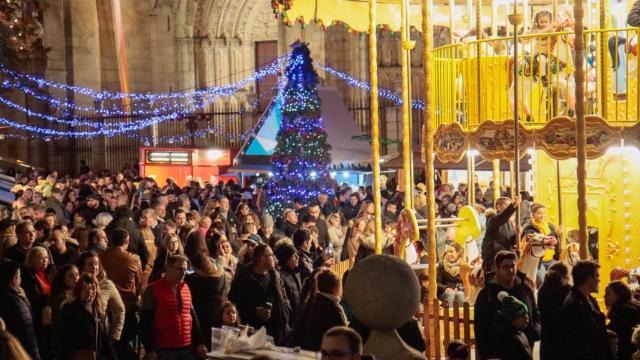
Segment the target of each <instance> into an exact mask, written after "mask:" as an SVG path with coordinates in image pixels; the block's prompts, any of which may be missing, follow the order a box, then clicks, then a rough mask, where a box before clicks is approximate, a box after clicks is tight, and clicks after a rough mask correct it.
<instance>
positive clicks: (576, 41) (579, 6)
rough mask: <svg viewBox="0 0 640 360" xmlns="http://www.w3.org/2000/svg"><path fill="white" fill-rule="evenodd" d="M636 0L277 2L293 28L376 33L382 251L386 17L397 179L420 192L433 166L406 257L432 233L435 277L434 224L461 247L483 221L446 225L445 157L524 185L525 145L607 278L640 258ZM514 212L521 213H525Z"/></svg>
mask: <svg viewBox="0 0 640 360" xmlns="http://www.w3.org/2000/svg"><path fill="white" fill-rule="evenodd" d="M632 5H633V2H632V1H627V2H622V3H620V2H617V3H615V4H614V3H611V4H610V3H609V1H607V0H601V1H598V2H594V1H591V0H587V1H584V2H583V0H575V1H571V3H569V2H568V1H563V2H561V3H558V0H553V1H550V0H547V1H541V0H530V1H527V0H512V1H509V0H506V1H503V0H468V1H466V2H459V1H458V2H454V1H451V2H443V1H439V0H377V1H376V0H369V1H364V0H322V1H317V0H273V7H274V12H275V13H276V15H277V16H278V17H280V18H281V19H282V20H283V21H284V22H285V23H288V24H290V25H295V24H297V23H302V24H308V23H310V22H321V23H323V24H324V25H326V26H328V25H331V24H333V23H336V22H340V23H342V24H346V25H347V26H348V27H349V29H350V30H351V31H355V32H367V33H368V37H369V52H370V54H369V55H370V56H369V61H370V80H371V95H370V96H371V110H372V112H371V113H372V115H371V129H372V130H371V132H372V133H371V136H372V158H373V160H372V165H373V172H374V195H375V198H374V203H375V207H376V209H375V211H376V213H375V215H376V239H377V245H378V246H377V251H378V252H380V251H381V238H382V222H381V209H380V196H379V194H380V184H379V179H380V166H379V163H380V161H379V159H380V142H379V138H380V134H379V119H378V108H377V106H378V82H377V64H378V62H377V54H376V49H377V42H376V41H377V38H376V30H377V29H378V28H379V26H385V28H387V29H390V30H391V31H397V32H399V34H400V36H401V40H402V41H401V52H402V74H403V77H402V100H403V101H402V109H403V118H402V120H403V129H404V131H403V133H404V134H405V136H404V139H403V155H404V156H403V171H401V172H400V174H402V175H401V176H402V179H401V180H400V182H401V183H402V184H401V187H402V188H403V189H413V188H414V187H415V186H414V184H413V179H414V176H413V171H414V162H418V161H422V162H424V168H425V173H426V179H427V181H426V192H425V195H426V197H427V206H428V211H427V217H426V219H424V220H417V219H416V216H415V209H413V204H414V200H415V199H413V196H414V194H413V193H414V192H413V191H405V196H406V198H405V204H406V209H405V210H404V211H403V212H402V214H401V221H399V226H398V231H397V233H398V235H397V239H396V244H395V249H396V255H398V256H400V257H403V256H404V249H405V245H406V243H407V242H409V241H417V240H418V232H419V231H420V230H422V229H424V230H426V232H427V235H428V254H429V267H428V269H429V278H430V279H435V278H436V261H437V259H436V255H435V254H436V238H435V234H436V229H437V228H438V227H455V228H456V229H457V230H458V231H457V232H458V233H459V235H458V236H457V237H456V241H458V242H461V243H464V242H465V241H467V240H468V239H469V238H471V237H473V236H474V234H476V233H477V226H478V224H477V220H475V219H474V217H475V215H474V214H473V210H472V209H471V208H468V209H466V210H465V211H463V212H461V214H460V215H459V216H458V218H455V219H447V221H446V222H444V221H442V220H440V219H436V215H435V209H434V204H435V199H434V182H433V179H434V161H435V160H436V159H437V160H438V162H440V163H447V162H459V161H463V160H464V159H465V158H466V161H467V165H468V188H469V189H474V188H475V186H474V181H475V176H474V169H475V163H476V160H477V158H478V157H480V158H481V159H483V160H485V161H490V162H492V164H493V168H494V179H495V180H496V181H497V180H498V179H499V178H500V172H501V170H500V169H501V165H502V166H503V167H504V165H505V163H506V164H508V165H509V166H508V168H509V169H510V176H509V178H510V179H511V180H510V181H511V186H510V187H511V189H518V190H522V189H523V187H522V184H521V183H522V178H523V176H524V173H523V172H521V169H520V160H521V159H522V158H523V157H524V156H525V154H529V156H530V164H531V168H532V170H531V171H532V174H533V175H532V179H533V184H532V190H533V191H534V194H535V195H534V196H535V201H536V202H538V203H540V204H542V205H544V206H545V207H546V209H547V220H548V221H549V222H551V223H553V224H554V225H555V226H557V227H559V229H560V231H559V232H560V233H559V234H558V235H559V236H558V237H559V239H558V241H559V243H560V246H559V248H560V251H561V258H562V259H578V258H580V259H588V258H594V259H596V260H597V261H598V262H599V263H600V265H601V266H602V271H603V272H602V273H603V274H609V273H611V272H612V270H614V269H615V268H616V267H622V268H624V269H626V270H628V271H632V270H633V269H636V268H638V267H640V247H638V246H634V245H633V239H634V238H637V237H638V236H640V222H638V219H637V218H636V217H635V216H634V215H633V214H637V213H638V212H639V211H640V201H639V200H640V199H639V198H638V192H636V191H633V189H634V188H637V187H638V186H639V185H640V176H639V175H640V151H638V148H639V147H640V112H639V111H638V103H639V99H640V91H639V87H640V83H639V82H638V56H637V55H638V54H637V39H638V31H639V29H638V28H636V27H628V26H627V24H626V21H627V14H628V13H629V11H630V9H631V7H632ZM367 14H368V16H367ZM436 25H437V26H440V27H443V26H444V27H447V28H448V29H449V31H448V34H449V37H450V38H449V40H448V43H449V44H447V45H444V46H441V47H439V48H435V49H434V48H433V46H432V43H433V29H434V26H436ZM634 26H640V23H638V24H634ZM412 27H413V28H416V29H420V30H421V31H422V33H423V36H422V42H423V43H422V47H421V48H422V53H421V54H412V50H413V49H414V47H415V42H414V41H412V40H411V37H410V34H411V31H410V30H411V28H412ZM458 34H463V35H458ZM411 56H422V57H423V60H424V61H423V63H424V64H425V65H424V66H425V69H424V70H425V71H424V79H423V86H424V89H425V92H424V93H425V94H426V98H425V99H420V100H423V101H424V119H425V124H424V128H423V136H422V156H421V159H418V158H414V156H413V149H412V145H411V139H410V138H409V134H411V127H412V126H413V125H412V120H411V111H410V110H411V108H410V107H411V106H412V105H413V104H414V102H415V100H414V101H412V100H411V99H412V97H411V93H410V89H411V84H410V76H409V74H410V58H411ZM496 194H499V192H496ZM516 218H517V220H516V222H517V223H519V220H520V210H519V211H517V212H516ZM521 247H523V249H521V250H523V252H522V253H523V254H524V256H527V255H526V254H528V253H531V252H533V250H531V249H532V245H531V244H528V243H527V242H526V241H525V242H522V244H521ZM523 266H526V265H523ZM429 294H430V297H432V299H431V300H435V294H436V283H435V281H430V282H429ZM430 303H431V302H430ZM426 313H428V311H426ZM432 324H434V325H433V326H434V327H437V323H433V322H432ZM431 331H433V329H432V330H431Z"/></svg>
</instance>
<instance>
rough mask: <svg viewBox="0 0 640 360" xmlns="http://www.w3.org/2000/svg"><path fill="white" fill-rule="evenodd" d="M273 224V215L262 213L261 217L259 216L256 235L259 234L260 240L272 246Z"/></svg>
mask: <svg viewBox="0 0 640 360" xmlns="http://www.w3.org/2000/svg"><path fill="white" fill-rule="evenodd" d="M273 225H274V223H273V217H271V215H269V214H266V213H265V214H264V215H262V217H261V218H260V229H258V235H260V237H261V238H262V241H264V242H265V243H266V244H268V245H269V246H272V247H273V246H274V245H275V236H274V234H273V230H274V226H273Z"/></svg>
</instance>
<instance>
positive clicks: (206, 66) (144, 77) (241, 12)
mask: <svg viewBox="0 0 640 360" xmlns="http://www.w3.org/2000/svg"><path fill="white" fill-rule="evenodd" d="M25 1H27V0H25ZM28 1H42V0H28ZM45 3H46V7H45V9H44V10H43V12H42V14H41V19H42V25H43V29H44V31H43V34H44V35H43V41H44V45H45V47H47V48H49V51H48V53H47V56H46V61H40V62H37V64H34V65H26V66H25V69H23V70H24V71H27V72H29V73H32V74H36V75H40V76H44V77H46V78H47V79H49V80H52V81H56V82H61V83H68V84H75V85H78V86H84V87H90V88H94V89H101V90H109V91H120V90H121V80H122V78H123V76H125V74H123V68H122V66H121V63H122V61H121V59H122V57H124V59H126V64H127V74H126V76H127V78H128V84H129V91H131V92H167V91H176V90H188V89H197V88H203V87H207V86H218V85H223V84H227V83H229V82H233V81H237V80H240V79H242V78H244V77H246V76H248V75H250V74H252V73H254V72H255V70H256V67H257V66H258V65H260V64H259V63H264V61H265V60H266V59H265V56H266V55H265V54H266V53H267V52H268V51H267V50H264V49H270V50H269V51H271V52H272V53H273V54H280V55H281V54H284V53H286V52H287V51H288V44H290V43H292V42H294V41H295V40H297V39H300V40H302V41H305V42H308V43H309V44H310V48H311V51H312V56H313V57H314V59H315V60H317V61H319V62H322V63H324V64H327V65H329V66H332V67H334V68H336V69H339V70H340V71H343V72H346V73H348V74H351V75H353V76H356V77H358V78H361V79H368V77H369V76H368V75H369V73H368V41H367V37H366V36H363V35H359V34H353V33H350V32H349V31H347V30H346V29H344V28H342V27H338V26H331V27H329V28H327V29H322V28H321V27H320V26H319V25H315V24H312V25H309V26H306V27H304V28H302V27H300V26H295V27H286V26H284V25H282V23H281V22H280V21H279V20H277V19H275V18H274V15H273V13H272V9H271V4H270V1H269V0H95V1H93V0H46V1H45ZM118 8H119V9H118ZM118 10H119V11H118ZM120 26H121V27H120ZM119 28H121V33H122V35H123V36H122V38H121V39H123V40H124V50H125V51H126V54H125V53H124V52H123V51H122V48H121V47H120V44H121V43H120V42H119V41H120V40H119V38H118V37H117V34H118V29H119ZM420 36H421V35H420V33H419V32H414V33H413V39H414V40H417V44H418V46H417V47H416V51H415V52H414V57H412V61H411V62H412V65H413V72H412V75H413V76H412V78H413V81H412V91H413V97H414V98H421V97H422V83H421V77H422V59H421V57H420V56H419V54H420V53H421V50H420V48H421V45H420V44H421V41H420ZM399 47H400V41H399V35H397V34H395V35H394V34H392V33H389V32H385V31H382V30H381V31H380V32H379V48H378V52H379V65H380V74H379V77H380V86H382V87H385V88H390V89H393V90H396V91H399V90H400V86H401V84H400V76H399V75H400V51H399ZM263 50H264V51H263ZM119 55H120V57H119ZM267 57H268V56H267ZM320 76H321V78H322V79H323V82H324V83H325V84H326V85H336V86H337V87H338V88H339V89H340V92H341V94H342V96H343V98H344V100H345V102H346V103H347V105H348V106H349V107H350V108H351V109H352V111H353V114H354V117H355V118H356V121H358V123H359V125H360V126H361V128H362V129H363V131H364V132H366V131H368V129H369V125H368V117H369V111H368V96H367V94H366V92H364V91H362V90H360V89H354V88H350V87H349V86H347V85H346V84H345V83H344V82H342V81H339V80H336V79H335V78H333V77H331V76H330V75H327V74H324V73H322V72H320ZM272 84H275V82H274V81H273V82H272ZM267 90H268V89H266V90H265V89H264V87H263V88H262V89H259V88H258V87H257V86H256V84H251V85H249V86H247V87H246V88H245V89H244V90H242V91H240V92H238V93H236V94H235V95H233V96H231V97H226V98H220V99H218V100H216V101H215V102H213V103H212V104H210V105H209V106H208V108H207V112H210V113H213V114H223V115H221V116H217V117H214V120H212V121H217V123H218V125H219V126H220V127H222V128H225V129H226V130H227V131H235V132H243V131H247V130H249V129H250V128H251V126H252V124H253V122H255V121H256V120H257V118H258V116H259V115H260V111H261V110H262V109H264V104H263V103H260V105H256V104H257V103H256V98H258V97H261V96H262V97H264V94H262V93H263V92H268V91H267ZM0 91H2V96H5V97H7V98H10V99H12V101H15V102H17V103H21V104H26V106H27V107H29V108H32V109H37V110H39V111H43V112H48V113H53V114H59V111H58V112H56V110H55V109H52V108H49V107H47V106H45V105H44V104H41V103H39V102H38V101H35V100H34V99H33V98H30V97H29V96H25V95H24V94H23V93H21V92H18V91H9V90H0ZM47 91H48V92H49V93H51V94H53V95H56V96H59V97H61V98H67V99H69V100H71V101H73V102H74V103H76V104H80V105H83V106H87V107H91V106H94V105H95V104H94V103H93V101H92V100H91V99H89V98H87V97H84V96H81V95H77V94H76V95H74V94H73V93H68V92H65V91H61V90H56V89H48V90H47ZM381 112H382V119H383V124H382V129H383V136H384V137H385V138H388V139H398V138H400V137H401V128H400V127H399V125H398V124H399V120H400V119H399V117H400V112H399V108H398V107H397V106H396V105H395V104H389V103H386V102H383V108H382V110H381ZM0 113H1V115H2V116H3V117H5V118H9V119H12V120H16V121H19V122H24V123H29V124H33V125H38V126H45V127H46V126H47V124H46V123H45V122H43V121H40V120H38V119H34V118H33V117H27V116H25V115H24V114H22V113H20V112H17V111H10V110H9V109H7V108H5V107H0ZM233 114H236V116H235V117H233V118H231V117H232V116H233ZM84 115H87V116H94V115H93V114H84ZM416 118H418V119H419V118H420V114H419V112H415V113H414V124H415V126H414V128H415V136H414V137H415V139H416V141H417V139H418V138H417V136H418V133H419V130H420V123H419V121H416V120H415V119H416ZM104 121H110V120H109V119H105V120H104ZM11 131H12V129H2V130H1V131H0V134H7V133H11ZM184 131H185V127H184V125H183V124H177V123H176V122H169V123H165V124H160V125H158V126H157V127H154V128H149V129H145V130H143V131H141V132H140V133H141V134H142V135H149V136H152V135H157V136H162V135H168V134H172V133H176V132H184ZM240 141H241V140H230V139H229V137H228V136H222V135H215V134H212V135H209V136H208V137H207V138H203V139H198V140H197V142H196V145H199V146H223V147H238V146H239V145H240V144H241V143H240ZM138 145H140V144H139V142H138V141H137V140H135V139H129V138H127V137H114V138H94V139H91V140H83V139H76V140H58V141H22V140H16V139H10V138H6V139H4V140H3V141H0V155H2V156H9V157H13V158H17V159H21V160H23V161H25V162H27V163H32V164H35V165H39V166H42V167H52V168H58V169H61V170H63V171H65V172H73V171H74V170H75V169H77V168H78V164H79V162H80V161H81V160H85V161H87V162H88V163H89V164H90V165H91V166H92V167H94V168H107V167H108V168H114V167H119V166H122V165H124V163H132V162H135V161H136V159H137V158H138V154H137V152H136V151H135V149H136V147H137V146H138ZM159 145H167V146H180V145H181V144H159ZM395 150H396V149H394V148H391V147H390V148H385V151H388V152H390V151H395Z"/></svg>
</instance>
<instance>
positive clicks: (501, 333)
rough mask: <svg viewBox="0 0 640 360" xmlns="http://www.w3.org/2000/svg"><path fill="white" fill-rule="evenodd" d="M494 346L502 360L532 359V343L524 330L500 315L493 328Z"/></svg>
mask: <svg viewBox="0 0 640 360" xmlns="http://www.w3.org/2000/svg"><path fill="white" fill-rule="evenodd" d="M492 333H493V341H494V348H495V349H496V350H497V355H498V356H497V357H498V358H499V359H501V360H532V359H533V354H532V351H531V348H532V345H530V344H529V340H528V339H527V336H526V335H525V334H524V332H523V331H522V330H519V329H516V328H515V327H513V325H512V324H511V322H509V321H508V320H506V319H505V318H504V317H502V316H499V318H498V319H496V323H495V324H494V328H493V329H492Z"/></svg>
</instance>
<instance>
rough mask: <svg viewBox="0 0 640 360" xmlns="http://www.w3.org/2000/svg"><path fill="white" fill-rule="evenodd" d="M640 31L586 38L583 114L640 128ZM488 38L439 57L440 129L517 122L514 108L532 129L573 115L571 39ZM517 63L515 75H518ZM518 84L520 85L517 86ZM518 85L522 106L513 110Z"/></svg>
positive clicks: (566, 35) (568, 35) (439, 52)
mask: <svg viewBox="0 0 640 360" xmlns="http://www.w3.org/2000/svg"><path fill="white" fill-rule="evenodd" d="M638 32H639V29H638V28H623V29H603V30H588V31H585V34H584V40H585V51H584V52H583V53H582V54H580V56H583V57H584V60H585V61H584V70H585V98H584V99H582V101H584V102H585V105H586V106H585V110H586V115H600V116H602V117H603V118H605V119H606V120H607V121H608V122H609V123H611V124H615V125H621V126H629V125H633V124H635V123H637V122H639V121H640V113H639V112H638V97H639V94H640V91H638V86H639V84H640V83H639V82H638V51H637V42H638ZM518 40H519V41H518V53H517V54H515V56H514V46H513V38H512V37H501V38H488V39H483V40H479V41H478V40H477V41H469V42H466V43H464V42H463V43H461V44H454V45H448V46H444V47H440V48H438V49H435V50H434V56H433V66H434V69H435V70H434V77H433V79H434V83H433V84H434V88H433V90H434V95H435V96H434V100H435V107H434V109H435V119H436V124H437V125H441V124H451V123H454V122H458V123H460V124H461V125H462V126H463V128H465V129H466V130H470V131H472V130H474V129H475V128H476V127H477V126H478V125H479V124H480V123H481V122H483V121H486V120H494V121H502V120H512V119H513V117H514V107H515V108H516V109H517V114H518V118H519V119H520V121H522V122H523V123H525V125H526V126H527V127H528V128H540V127H543V126H544V125H545V124H546V123H547V122H549V121H550V120H551V119H553V118H554V117H558V116H569V117H572V116H574V110H575V103H576V101H578V99H576V98H575V77H574V70H575V68H574V59H575V56H578V54H576V53H575V50H574V42H575V34H574V33H573V32H554V33H546V34H526V35H521V36H519V37H518ZM514 63H515V68H516V71H515V72H514ZM514 80H517V81H514ZM515 84H517V91H518V102H517V104H514V97H513V94H514V91H516V88H515Z"/></svg>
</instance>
